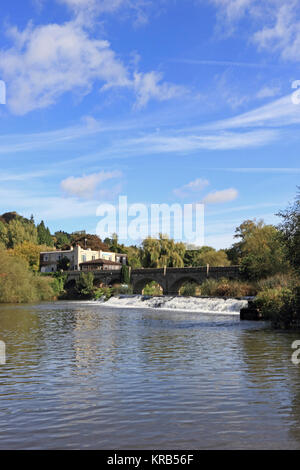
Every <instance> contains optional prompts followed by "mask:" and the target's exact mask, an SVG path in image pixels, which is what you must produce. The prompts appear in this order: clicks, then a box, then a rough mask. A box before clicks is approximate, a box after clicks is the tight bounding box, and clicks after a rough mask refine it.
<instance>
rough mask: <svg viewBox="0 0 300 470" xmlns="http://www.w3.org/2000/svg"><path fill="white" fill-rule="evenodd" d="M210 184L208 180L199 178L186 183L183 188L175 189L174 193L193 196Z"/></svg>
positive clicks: (180, 195) (179, 195) (181, 195)
mask: <svg viewBox="0 0 300 470" xmlns="http://www.w3.org/2000/svg"><path fill="white" fill-rule="evenodd" d="M208 185H209V181H208V180H205V179H202V178H197V179H196V180H194V181H191V182H190V183H188V184H185V185H184V186H182V187H181V188H177V189H174V191H173V193H174V194H175V196H178V197H180V198H181V197H182V198H183V197H188V196H193V195H195V194H197V193H199V192H201V191H202V190H203V189H204V188H206V186H208Z"/></svg>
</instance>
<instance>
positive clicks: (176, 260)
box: [141, 234, 186, 268]
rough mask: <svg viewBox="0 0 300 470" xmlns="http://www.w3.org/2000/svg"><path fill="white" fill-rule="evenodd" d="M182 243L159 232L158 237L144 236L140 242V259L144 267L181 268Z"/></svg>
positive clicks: (183, 249) (182, 262)
mask: <svg viewBox="0 0 300 470" xmlns="http://www.w3.org/2000/svg"><path fill="white" fill-rule="evenodd" d="M185 249H186V248H185V245H184V243H181V242H178V243H176V242H175V241H174V240H172V239H169V238H168V237H166V236H164V235H162V234H160V235H159V238H151V237H148V238H146V239H145V240H144V241H143V243H142V249H141V259H142V265H143V267H145V268H163V267H164V266H167V267H170V268H172V267H173V268H181V267H183V266H184V261H183V258H184V254H185Z"/></svg>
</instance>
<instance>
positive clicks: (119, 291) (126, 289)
mask: <svg viewBox="0 0 300 470" xmlns="http://www.w3.org/2000/svg"><path fill="white" fill-rule="evenodd" d="M112 290H113V295H126V294H128V295H129V294H132V293H133V289H132V286H130V285H128V284H122V285H120V286H115V287H113V289H112Z"/></svg>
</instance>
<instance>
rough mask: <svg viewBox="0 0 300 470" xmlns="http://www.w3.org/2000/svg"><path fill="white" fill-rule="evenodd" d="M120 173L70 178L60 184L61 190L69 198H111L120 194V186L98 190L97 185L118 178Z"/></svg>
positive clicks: (103, 172)
mask: <svg viewBox="0 0 300 470" xmlns="http://www.w3.org/2000/svg"><path fill="white" fill-rule="evenodd" d="M121 176H122V173H121V172H120V171H112V172H105V171H101V172H100V173H93V174H90V175H83V176H80V177H74V176H70V177H68V178H66V179H64V180H63V181H62V182H61V188H62V190H63V191H64V192H65V193H66V194H68V195H71V196H78V197H82V198H86V199H93V198H95V197H96V196H97V199H99V198H106V197H112V196H115V195H116V194H118V193H120V191H121V186H120V185H117V186H114V187H111V188H109V189H105V188H100V189H99V185H100V184H102V183H104V182H105V181H109V180H111V179H115V178H120V177H121Z"/></svg>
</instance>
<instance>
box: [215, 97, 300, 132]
mask: <svg viewBox="0 0 300 470" xmlns="http://www.w3.org/2000/svg"><path fill="white" fill-rule="evenodd" d="M299 108H300V107H299V106H297V105H295V104H294V103H293V101H292V95H291V94H289V95H286V96H284V97H282V98H279V99H277V100H275V101H272V102H271V103H268V104H266V105H264V106H260V107H259V108H256V109H254V110H252V111H248V112H246V113H243V114H239V115H237V116H236V117H233V118H229V119H224V120H221V121H217V122H213V123H211V124H209V125H207V126H206V128H209V129H233V128H243V127H283V126H289V125H291V124H299V123H300V112H299Z"/></svg>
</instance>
